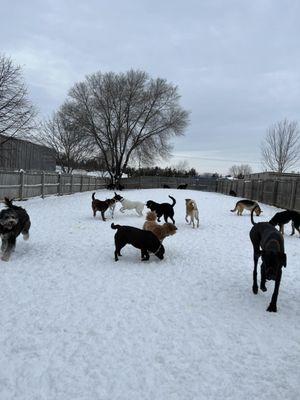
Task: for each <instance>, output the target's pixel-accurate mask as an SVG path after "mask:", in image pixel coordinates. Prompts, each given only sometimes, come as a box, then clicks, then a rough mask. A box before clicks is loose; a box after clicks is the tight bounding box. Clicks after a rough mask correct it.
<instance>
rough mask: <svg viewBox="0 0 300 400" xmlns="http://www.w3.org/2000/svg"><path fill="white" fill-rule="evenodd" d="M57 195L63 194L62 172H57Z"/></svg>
mask: <svg viewBox="0 0 300 400" xmlns="http://www.w3.org/2000/svg"><path fill="white" fill-rule="evenodd" d="M57 183H58V185H57V195H58V196H61V195H62V182H61V174H60V173H58V174H57Z"/></svg>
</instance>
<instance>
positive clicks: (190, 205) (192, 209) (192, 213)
mask: <svg viewBox="0 0 300 400" xmlns="http://www.w3.org/2000/svg"><path fill="white" fill-rule="evenodd" d="M185 208H186V215H185V220H186V222H188V223H189V225H191V223H193V228H195V220H196V221H197V228H199V211H198V207H197V204H196V202H195V200H192V199H185ZM188 217H190V222H189V221H188Z"/></svg>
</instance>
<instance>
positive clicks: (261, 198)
mask: <svg viewBox="0 0 300 400" xmlns="http://www.w3.org/2000/svg"><path fill="white" fill-rule="evenodd" d="M260 182H261V185H260V196H259V198H258V199H257V200H259V201H263V199H264V186H265V181H264V180H263V179H262V180H261V181H260Z"/></svg>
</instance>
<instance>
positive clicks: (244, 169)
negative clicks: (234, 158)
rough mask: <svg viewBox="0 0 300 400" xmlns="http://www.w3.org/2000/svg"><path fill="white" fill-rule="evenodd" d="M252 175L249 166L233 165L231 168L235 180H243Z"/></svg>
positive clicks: (230, 172) (230, 171)
mask: <svg viewBox="0 0 300 400" xmlns="http://www.w3.org/2000/svg"><path fill="white" fill-rule="evenodd" d="M251 173H252V168H251V167H250V165H249V164H241V165H233V166H232V167H230V168H229V174H230V175H231V176H233V177H235V178H240V179H243V178H244V177H245V176H246V175H250V174H251Z"/></svg>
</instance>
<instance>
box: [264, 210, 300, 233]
mask: <svg viewBox="0 0 300 400" xmlns="http://www.w3.org/2000/svg"><path fill="white" fill-rule="evenodd" d="M290 221H292V233H291V235H293V234H294V233H295V228H296V229H297V231H298V232H299V234H300V213H298V212H297V211H290V210H286V211H282V212H278V213H276V214H275V215H274V216H273V218H272V219H270V221H269V223H270V224H271V225H274V226H276V225H279V229H280V232H281V233H282V234H284V225H285V224H287V223H288V222H290Z"/></svg>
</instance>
